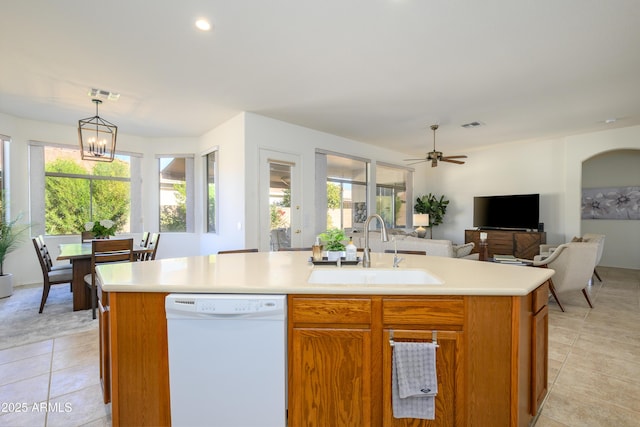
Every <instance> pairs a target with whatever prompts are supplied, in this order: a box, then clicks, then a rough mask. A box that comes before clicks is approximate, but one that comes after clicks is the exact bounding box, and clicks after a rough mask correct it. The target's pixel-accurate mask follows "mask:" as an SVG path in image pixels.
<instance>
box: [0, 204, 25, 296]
mask: <svg viewBox="0 0 640 427" xmlns="http://www.w3.org/2000/svg"><path fill="white" fill-rule="evenodd" d="M21 219H22V216H21V215H18V216H17V217H16V218H14V219H13V220H9V219H8V218H7V211H6V201H5V199H4V195H0V298H5V297H8V296H10V295H11V294H12V293H13V274H11V273H5V272H4V261H5V260H6V258H7V255H9V254H10V253H11V252H13V251H14V250H15V249H16V248H17V247H18V245H19V244H20V242H21V238H22V236H23V234H24V233H25V232H26V231H27V230H29V225H28V224H20V223H19V222H20V220H21Z"/></svg>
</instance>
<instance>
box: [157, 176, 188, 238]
mask: <svg viewBox="0 0 640 427" xmlns="http://www.w3.org/2000/svg"><path fill="white" fill-rule="evenodd" d="M173 190H174V192H175V198H176V204H175V205H164V206H162V209H161V210H160V231H186V230H187V183H186V182H180V183H176V184H173Z"/></svg>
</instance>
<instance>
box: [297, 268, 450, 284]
mask: <svg viewBox="0 0 640 427" xmlns="http://www.w3.org/2000/svg"><path fill="white" fill-rule="evenodd" d="M308 283H311V284H314V285H443V284H444V281H443V280H442V279H440V278H439V277H437V276H434V275H433V274H431V273H429V272H428V271H426V270H421V269H408V268H407V269H400V268H393V269H392V268H388V269H387V268H333V269H317V270H313V271H312V272H311V275H310V276H309V280H308Z"/></svg>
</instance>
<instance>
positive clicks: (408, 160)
mask: <svg viewBox="0 0 640 427" xmlns="http://www.w3.org/2000/svg"><path fill="white" fill-rule="evenodd" d="M418 160H421V161H423V162H424V161H425V160H427V159H426V158H425V157H422V158H419V159H402V161H403V162H415V161H418Z"/></svg>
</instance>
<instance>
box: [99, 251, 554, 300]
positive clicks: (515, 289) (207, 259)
mask: <svg viewBox="0 0 640 427" xmlns="http://www.w3.org/2000/svg"><path fill="white" fill-rule="evenodd" d="M359 256H361V254H359ZM401 256H402V257H403V258H404V261H402V262H401V263H400V269H408V268H411V269H425V270H427V271H428V272H429V273H431V274H433V275H435V276H437V277H439V278H441V279H443V281H444V282H445V283H444V284H442V285H402V284H397V285H396V284H394V285H312V284H309V283H308V282H307V280H308V278H309V275H310V274H311V272H312V270H313V269H314V268H315V269H320V268H322V269H337V268H338V267H336V266H324V265H322V266H314V265H313V264H311V263H310V262H309V257H310V253H309V252H258V253H246V254H224V255H205V256H192V257H185V258H171V259H160V260H155V261H145V262H133V263H122V264H115V265H108V266H107V265H103V266H99V267H98V268H97V271H98V275H99V277H100V279H101V281H102V283H103V286H102V287H103V289H104V290H105V291H107V292H184V293H225V294H234V293H235V294H249V293H251V294H371V295H375V294H378V295H515V296H522V295H527V294H528V293H530V292H531V291H533V290H534V289H535V288H537V287H538V286H539V285H541V284H542V283H544V282H545V281H546V280H547V279H549V278H550V277H551V276H552V275H553V273H554V271H553V270H550V269H546V268H536V267H526V266H518V265H504V264H497V263H492V262H480V261H473V260H466V259H454V258H444V257H432V256H424V255H404V254H403V255H401ZM392 260H393V254H384V253H372V254H371V267H372V268H389V269H391V266H392V263H393V261H392ZM340 268H342V269H362V268H363V267H362V264H361V263H360V264H358V265H357V266H342V267H340Z"/></svg>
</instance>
